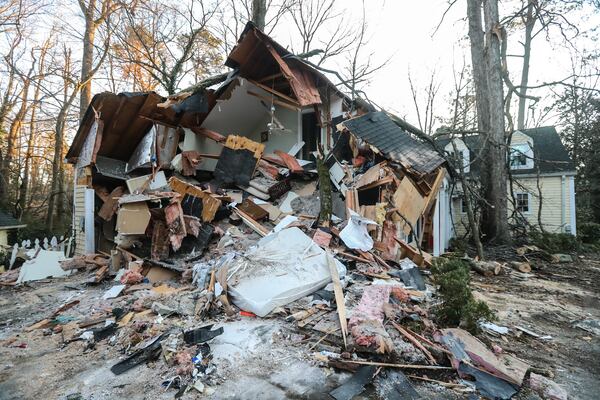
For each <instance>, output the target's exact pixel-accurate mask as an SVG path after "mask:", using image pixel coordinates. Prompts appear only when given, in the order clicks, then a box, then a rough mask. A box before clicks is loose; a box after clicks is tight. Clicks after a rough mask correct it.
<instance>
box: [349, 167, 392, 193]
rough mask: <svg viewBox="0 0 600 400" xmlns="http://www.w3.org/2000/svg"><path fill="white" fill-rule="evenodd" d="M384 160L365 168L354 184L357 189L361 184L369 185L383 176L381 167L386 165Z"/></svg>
mask: <svg viewBox="0 0 600 400" xmlns="http://www.w3.org/2000/svg"><path fill="white" fill-rule="evenodd" d="M386 164H387V163H386V162H385V161H382V162H380V163H379V164H376V165H373V166H372V167H371V168H369V169H368V170H367V172H365V173H364V174H362V176H361V177H360V178H359V179H358V181H357V182H356V184H355V185H354V186H355V187H356V188H357V189H360V188H361V187H363V186H366V185H370V184H371V183H374V182H377V181H378V180H380V179H382V178H383V177H384V176H383V175H382V172H383V171H382V167H383V166H384V165H386Z"/></svg>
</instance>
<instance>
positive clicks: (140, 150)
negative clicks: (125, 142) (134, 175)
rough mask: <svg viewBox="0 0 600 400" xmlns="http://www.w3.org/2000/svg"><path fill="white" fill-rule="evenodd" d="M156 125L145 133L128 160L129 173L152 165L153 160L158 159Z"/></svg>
mask: <svg viewBox="0 0 600 400" xmlns="http://www.w3.org/2000/svg"><path fill="white" fill-rule="evenodd" d="M155 143H156V127H155V126H152V128H151V129H150V131H149V132H148V133H146V134H145V135H144V137H143V138H142V140H141V141H140V143H138V145H137V147H136V148H135V151H134V152H133V154H131V157H129V161H128V162H127V173H130V172H131V171H133V170H134V169H136V168H141V167H150V166H151V165H152V161H153V160H155V159H156V153H155Z"/></svg>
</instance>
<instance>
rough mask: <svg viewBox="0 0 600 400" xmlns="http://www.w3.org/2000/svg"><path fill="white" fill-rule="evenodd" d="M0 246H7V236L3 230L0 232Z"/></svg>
mask: <svg viewBox="0 0 600 400" xmlns="http://www.w3.org/2000/svg"><path fill="white" fill-rule="evenodd" d="M0 246H8V234H7V231H6V230H4V229H2V230H0Z"/></svg>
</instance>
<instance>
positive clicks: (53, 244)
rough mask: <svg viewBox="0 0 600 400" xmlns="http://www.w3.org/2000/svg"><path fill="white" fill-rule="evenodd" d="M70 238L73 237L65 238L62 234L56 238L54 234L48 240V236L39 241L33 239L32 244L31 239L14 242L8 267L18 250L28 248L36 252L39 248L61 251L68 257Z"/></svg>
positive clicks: (13, 260)
mask: <svg viewBox="0 0 600 400" xmlns="http://www.w3.org/2000/svg"><path fill="white" fill-rule="evenodd" d="M72 239H73V238H71V237H69V238H66V239H65V237H64V236H61V237H60V239H57V238H56V236H52V238H51V239H50V240H48V238H46V237H45V238H43V239H42V240H41V241H40V239H35V240H34V241H33V244H32V241H31V240H29V239H28V240H23V241H21V243H20V244H19V243H15V244H14V245H13V248H12V253H11V255H10V262H9V269H10V268H12V266H13V264H14V263H15V260H16V259H17V255H18V254H19V251H21V252H26V251H28V250H32V249H33V250H35V252H36V254H37V252H38V250H40V249H44V250H51V251H62V252H63V253H64V254H65V257H69V256H70V255H71V242H72Z"/></svg>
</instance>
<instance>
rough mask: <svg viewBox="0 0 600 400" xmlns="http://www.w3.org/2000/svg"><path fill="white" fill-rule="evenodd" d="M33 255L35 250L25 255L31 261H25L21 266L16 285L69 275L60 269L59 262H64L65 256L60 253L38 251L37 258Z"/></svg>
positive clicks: (68, 272)
mask: <svg viewBox="0 0 600 400" xmlns="http://www.w3.org/2000/svg"><path fill="white" fill-rule="evenodd" d="M35 254H36V250H34V249H32V250H29V251H28V252H27V255H28V256H29V257H31V259H30V260H27V261H25V263H24V264H23V265H22V266H21V269H20V270H19V277H18V278H17V283H21V282H29V281H37V280H40V279H46V278H57V277H60V276H66V275H69V274H70V273H71V271H65V270H63V269H62V268H61V267H60V261H63V260H65V255H64V254H63V252H62V251H50V250H41V249H40V250H39V253H37V256H36V255H35Z"/></svg>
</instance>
